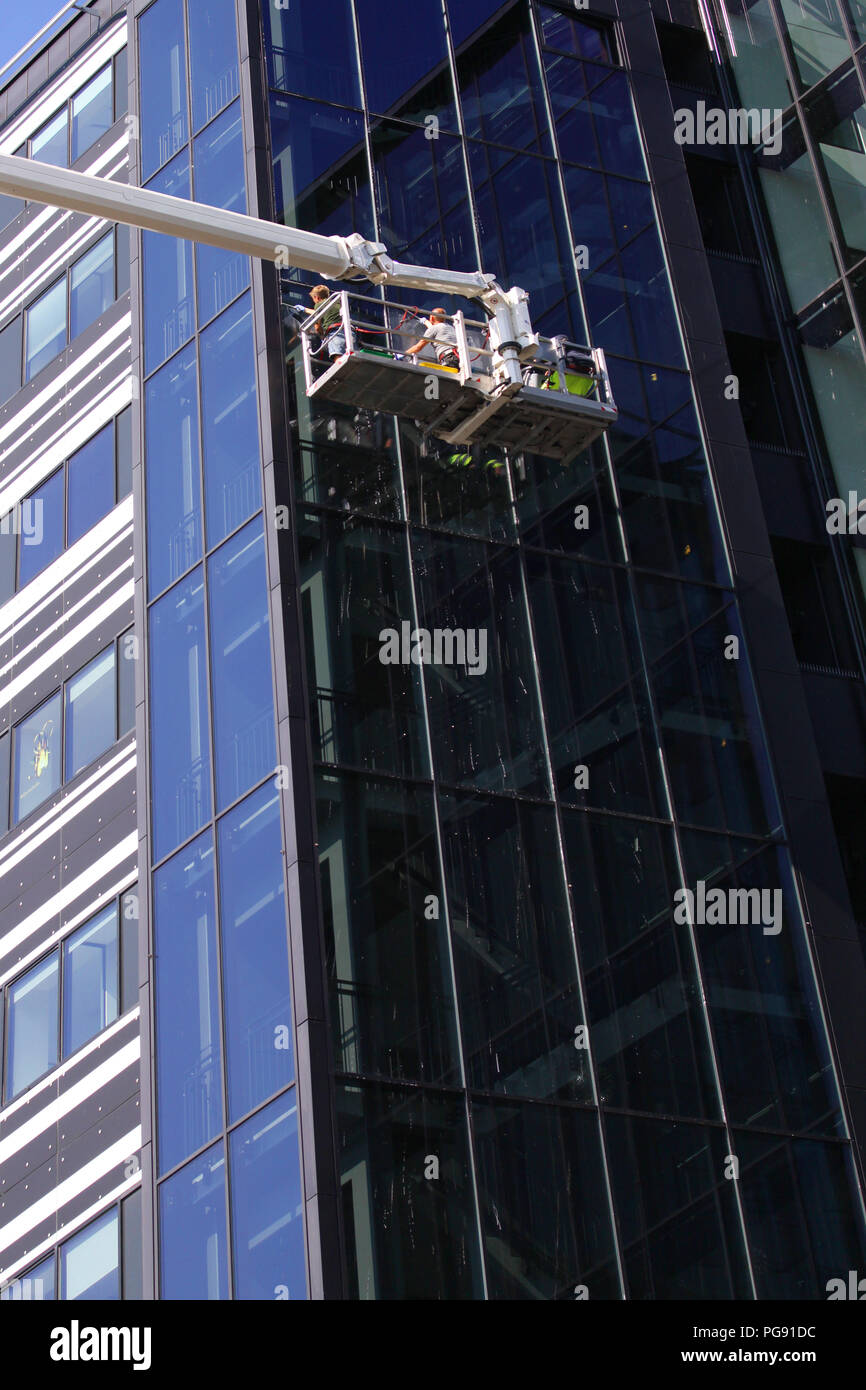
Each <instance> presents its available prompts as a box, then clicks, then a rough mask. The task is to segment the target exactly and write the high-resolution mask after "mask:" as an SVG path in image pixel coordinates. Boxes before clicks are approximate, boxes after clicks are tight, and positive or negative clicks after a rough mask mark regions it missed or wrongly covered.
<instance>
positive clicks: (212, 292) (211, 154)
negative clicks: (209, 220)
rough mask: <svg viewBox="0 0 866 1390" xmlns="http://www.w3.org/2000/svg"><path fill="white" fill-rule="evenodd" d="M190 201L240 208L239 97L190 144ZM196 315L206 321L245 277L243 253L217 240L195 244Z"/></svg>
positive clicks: (233, 209) (242, 190) (246, 265)
mask: <svg viewBox="0 0 866 1390" xmlns="http://www.w3.org/2000/svg"><path fill="white" fill-rule="evenodd" d="M193 164H194V168H195V198H196V202H199V203H208V204H209V205H210V206H211V207H215V208H227V209H228V210H229V211H230V212H246V210H247V194H246V178H245V175H244V142H243V127H242V124H241V107H240V102H236V103H235V104H234V106H231V107H229V109H228V111H224V112H223V114H222V115H221V116H220V117H219V118H218V119H217V120H215V121H214V122H213V124H212V125H209V126H208V128H207V130H205V131H204V132H203V133H202V134H201V135H200V136H199V137H198V139H197V140H196V142H195V145H194V147H193ZM196 264H197V268H198V280H197V284H198V321H199V323H200V324H202V323H207V322H208V320H209V319H212V318H213V317H214V315H215V314H218V313H219V312H220V310H221V309H224V308H225V306H226V304H228V303H230V302H231V300H233V299H235V298H236V297H237V296H238V295H239V294H240V292H241V290H244V289H246V287H247V286H248V285H249V283H250V261H249V257H248V256H241V255H238V253H237V252H235V251H223V250H221V249H220V248H219V247H217V246H205V245H204V244H199V245H198V246H197V247H196Z"/></svg>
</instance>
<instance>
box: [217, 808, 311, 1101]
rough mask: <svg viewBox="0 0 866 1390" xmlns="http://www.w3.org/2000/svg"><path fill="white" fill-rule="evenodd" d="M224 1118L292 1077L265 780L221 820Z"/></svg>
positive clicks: (278, 846)
mask: <svg viewBox="0 0 866 1390" xmlns="http://www.w3.org/2000/svg"><path fill="white" fill-rule="evenodd" d="M219 847H220V895H221V896H220V910H221V919H222V948H223V956H222V959H223V980H224V994H225V1020H226V1024H225V1034H226V1055H227V1063H226V1065H227V1068H228V1082H229V1123H232V1122H233V1121H234V1120H236V1119H239V1118H240V1116H241V1115H245V1114H246V1113H247V1111H249V1110H252V1108H253V1106H255V1105H260V1104H261V1102H262V1101H263V1100H265V1099H266V1098H267V1097H268V1096H270V1095H273V1094H274V1092H275V1091H278V1090H280V1089H281V1087H283V1086H285V1085H286V1084H287V1083H288V1082H289V1081H291V1079H292V1075H293V1064H292V1013H291V1001H290V997H289V959H288V944H287V940H288V938H287V934H286V902H285V891H284V888H283V861H282V836H281V833H280V798H279V793H278V792H277V791H275V790H274V788H273V786H272V785H271V784H270V783H268V785H267V786H265V787H263V788H262V790H261V791H259V792H256V794H255V796H252V797H249V798H248V799H247V800H246V801H244V802H243V803H242V804H241V805H240V806H237V807H236V808H235V809H234V811H232V812H230V814H229V815H228V816H227V817H226V818H225V820H223V821H221V823H220V842H219Z"/></svg>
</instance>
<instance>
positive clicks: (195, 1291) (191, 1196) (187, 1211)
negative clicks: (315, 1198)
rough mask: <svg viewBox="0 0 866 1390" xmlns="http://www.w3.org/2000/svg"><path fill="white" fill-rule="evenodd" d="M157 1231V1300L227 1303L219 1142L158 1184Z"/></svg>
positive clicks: (222, 1156)
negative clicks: (158, 1247) (160, 1258)
mask: <svg viewBox="0 0 866 1390" xmlns="http://www.w3.org/2000/svg"><path fill="white" fill-rule="evenodd" d="M284 1181H285V1178H284ZM159 1227H160V1249H161V1253H162V1262H161V1282H160V1297H161V1298H164V1299H184V1300H189V1299H195V1300H198V1301H204V1300H206V1299H226V1298H228V1296H229V1294H228V1249H227V1239H226V1164H225V1151H224V1149H223V1145H222V1142H220V1143H219V1144H215V1145H214V1146H213V1148H212V1149H208V1151H207V1153H205V1154H203V1155H202V1156H201V1158H196V1159H194V1160H193V1162H192V1163H188V1164H187V1166H186V1167H185V1168H181V1170H180V1172H179V1173H175V1174H174V1176H173V1177H171V1178H169V1179H168V1181H167V1182H165V1183H163V1185H162V1187H161V1188H160V1200H159Z"/></svg>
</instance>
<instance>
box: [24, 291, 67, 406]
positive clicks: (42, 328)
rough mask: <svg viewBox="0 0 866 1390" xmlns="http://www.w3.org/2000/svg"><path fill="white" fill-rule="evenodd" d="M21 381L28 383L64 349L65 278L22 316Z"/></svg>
mask: <svg viewBox="0 0 866 1390" xmlns="http://www.w3.org/2000/svg"><path fill="white" fill-rule="evenodd" d="M24 319H25V325H26V348H25V359H24V380H25V381H29V380H30V379H31V377H34V376H35V375H36V373H37V372H40V371H41V370H42V368H43V367H45V366H47V365H48V363H49V362H50V361H51V360H52V358H54V357H56V356H57V354H58V352H62V350H63V348H65V346H66V276H65V275H64V277H63V279H62V280H58V281H57V284H56V285H52V286H51V289H50V290H47V291H46V293H45V294H43V295H41V296H40V297H39V299H37V300H36V302H35V303H33V304H31V305H30V308H29V309H27V310H26V311H25V315H24Z"/></svg>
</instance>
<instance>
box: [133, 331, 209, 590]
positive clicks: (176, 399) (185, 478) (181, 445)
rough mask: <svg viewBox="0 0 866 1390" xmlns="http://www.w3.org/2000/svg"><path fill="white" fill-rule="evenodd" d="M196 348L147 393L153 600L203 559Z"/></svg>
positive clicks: (178, 359)
mask: <svg viewBox="0 0 866 1390" xmlns="http://www.w3.org/2000/svg"><path fill="white" fill-rule="evenodd" d="M198 409H199V403H198V372H197V370H196V355H195V346H194V345H193V344H192V343H191V344H190V345H189V347H187V348H184V350H183V352H181V353H179V354H178V355H177V356H176V357H174V358H172V360H171V361H170V362H168V363H166V365H165V366H164V367H163V368H162V370H161V371H160V372H158V373H157V375H156V376H154V377H152V378H151V380H150V381H149V382H148V383H147V387H146V389H145V414H144V427H145V436H144V437H145V455H146V460H147V466H146V468H145V479H146V486H147V516H148V522H149V524H148V527H147V579H148V588H149V590H150V593H151V596H152V595H154V594H158V593H160V592H161V591H162V590H163V589H166V588H167V587H168V585H169V584H171V583H172V581H173V580H175V579H177V578H178V577H179V576H180V575H182V574H185V573H186V571H187V570H188V569H189V567H190V565H194V564H195V562H196V561H197V560H199V559H200V558H201V549H202V525H201V478H200V465H199V433H198V428H199V427H198Z"/></svg>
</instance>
